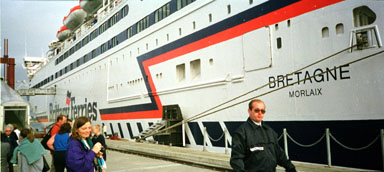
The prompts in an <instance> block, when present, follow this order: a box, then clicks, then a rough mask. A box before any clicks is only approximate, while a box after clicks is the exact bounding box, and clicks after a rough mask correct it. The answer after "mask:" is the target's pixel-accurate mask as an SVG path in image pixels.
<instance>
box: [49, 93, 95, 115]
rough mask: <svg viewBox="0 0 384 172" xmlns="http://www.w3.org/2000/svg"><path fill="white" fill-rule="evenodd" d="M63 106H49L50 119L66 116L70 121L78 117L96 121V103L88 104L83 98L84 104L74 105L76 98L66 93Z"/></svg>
mask: <svg viewBox="0 0 384 172" xmlns="http://www.w3.org/2000/svg"><path fill="white" fill-rule="evenodd" d="M65 106H66V107H60V105H59V104H55V105H53V104H52V103H50V104H49V113H50V115H51V116H50V119H55V117H56V116H57V115H61V114H63V115H67V116H69V117H70V118H72V119H76V118H77V117H79V116H86V117H88V118H89V119H90V120H92V121H96V119H97V114H98V109H97V102H88V100H87V98H85V100H84V103H79V104H76V97H71V92H69V91H67V97H66V99H65Z"/></svg>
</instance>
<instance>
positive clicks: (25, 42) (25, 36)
mask: <svg viewBox="0 0 384 172" xmlns="http://www.w3.org/2000/svg"><path fill="white" fill-rule="evenodd" d="M24 53H25V55H24V57H27V34H26V33H24Z"/></svg>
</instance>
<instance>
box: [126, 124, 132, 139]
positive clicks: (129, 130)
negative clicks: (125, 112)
mask: <svg viewBox="0 0 384 172" xmlns="http://www.w3.org/2000/svg"><path fill="white" fill-rule="evenodd" d="M127 130H128V133H129V137H130V139H133V132H132V128H131V124H130V123H129V122H127Z"/></svg>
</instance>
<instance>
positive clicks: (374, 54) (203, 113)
mask: <svg viewBox="0 0 384 172" xmlns="http://www.w3.org/2000/svg"><path fill="white" fill-rule="evenodd" d="M355 46H357V45H354V46H351V47H348V48H346V49H343V50H341V51H339V52H337V53H335V54H332V55H330V56H328V57H325V58H323V59H321V60H318V61H316V62H314V63H312V64H309V65H307V66H305V67H303V68H301V69H299V70H296V71H294V72H292V73H290V74H287V75H285V76H283V77H279V78H280V80H282V79H284V78H286V77H288V76H290V75H293V74H294V73H296V72H298V71H300V70H303V69H305V68H308V67H310V66H313V65H315V64H317V63H320V62H322V61H325V60H327V59H329V58H331V57H333V56H335V55H338V54H340V53H342V52H344V51H347V50H349V49H351V48H353V47H355ZM383 52H384V50H383V51H379V52H377V53H373V54H370V55H367V56H365V57H362V58H360V59H357V60H354V61H351V62H349V63H346V64H343V65H340V66H338V67H335V68H333V69H331V70H336V69H339V68H340V67H342V66H346V65H350V64H353V63H357V62H359V61H362V60H365V59H367V58H370V57H373V56H376V55H378V54H381V53H383ZM326 72H327V71H323V72H321V73H318V74H316V75H313V76H310V77H309V78H305V79H301V80H298V81H296V82H294V83H291V84H289V85H286V86H283V87H280V88H277V89H274V90H271V91H267V92H265V93H262V94H259V95H257V96H255V97H252V98H248V99H246V100H243V101H240V102H238V103H235V104H232V105H228V106H226V107H223V108H221V109H218V110H215V111H212V110H213V109H216V108H218V107H220V106H222V105H225V104H227V103H229V102H232V101H234V100H236V99H238V98H240V97H244V96H245V95H248V94H250V93H252V92H254V91H257V90H259V89H261V88H264V87H266V86H268V85H269V84H270V83H273V82H272V81H271V82H268V83H267V84H264V85H262V86H260V87H258V88H256V89H253V90H251V91H248V92H247V93H244V94H242V95H240V96H237V97H235V98H233V99H231V100H228V101H226V102H224V103H221V104H219V105H217V106H215V107H213V108H210V109H208V110H206V111H204V112H201V113H199V114H197V115H195V116H193V117H191V118H189V119H186V120H184V121H181V122H178V123H176V124H174V125H172V126H169V127H168V128H165V129H163V130H159V131H157V132H155V133H153V134H151V135H150V136H152V135H155V134H158V133H162V132H164V131H166V130H169V129H172V128H175V127H177V126H180V125H182V124H185V123H188V122H190V121H194V120H196V119H199V118H203V117H205V116H208V115H211V114H214V113H217V112H220V111H223V110H225V109H228V108H231V107H234V106H236V105H239V104H242V103H245V102H248V101H250V100H253V99H255V98H258V97H261V96H264V95H267V94H270V93H273V92H276V91H279V90H281V89H284V88H287V87H289V86H292V85H295V84H297V83H300V82H303V81H304V80H307V79H312V78H314V77H317V76H319V75H323V74H325V73H326ZM278 81H279V79H278ZM274 82H276V81H274ZM209 111H211V112H209ZM207 112H209V113H207ZM205 113H206V114H205ZM148 137H149V136H148Z"/></svg>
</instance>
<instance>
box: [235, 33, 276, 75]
mask: <svg viewBox="0 0 384 172" xmlns="http://www.w3.org/2000/svg"><path fill="white" fill-rule="evenodd" d="M242 43H243V58H244V70H245V71H246V72H250V71H253V70H259V69H265V68H268V67H271V66H272V55H271V51H272V50H271V39H270V31H269V27H262V28H259V29H257V30H254V31H251V32H248V33H246V34H244V35H243V42H242Z"/></svg>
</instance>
